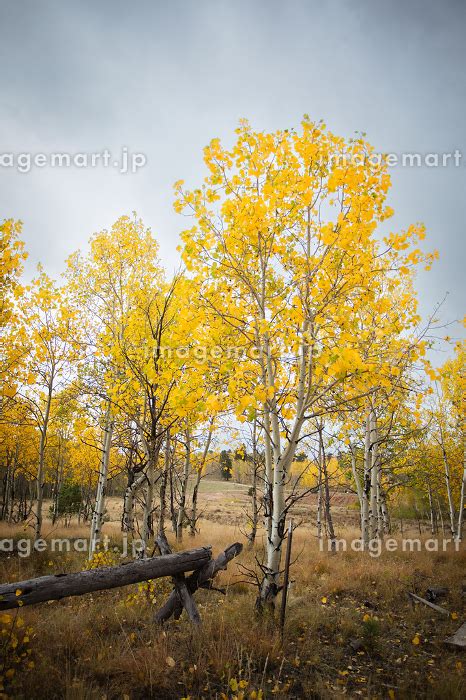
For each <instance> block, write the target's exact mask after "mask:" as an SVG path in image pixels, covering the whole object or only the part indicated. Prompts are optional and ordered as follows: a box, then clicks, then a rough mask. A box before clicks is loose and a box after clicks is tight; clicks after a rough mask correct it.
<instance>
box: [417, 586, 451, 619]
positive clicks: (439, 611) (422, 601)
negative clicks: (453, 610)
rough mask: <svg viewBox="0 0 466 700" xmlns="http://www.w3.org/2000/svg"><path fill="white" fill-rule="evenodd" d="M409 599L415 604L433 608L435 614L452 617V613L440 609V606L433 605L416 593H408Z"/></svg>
mask: <svg viewBox="0 0 466 700" xmlns="http://www.w3.org/2000/svg"><path fill="white" fill-rule="evenodd" d="M408 595H409V597H410V598H411V600H412V601H414V603H422V604H423V605H427V607H429V608H432V610H435V612H438V613H440V614H441V615H447V617H450V612H449V610H447V609H446V608H442V607H440V605H436V604H435V603H431V602H430V601H429V600H426V599H425V598H421V596H420V595H416V594H415V593H411V592H410V593H408Z"/></svg>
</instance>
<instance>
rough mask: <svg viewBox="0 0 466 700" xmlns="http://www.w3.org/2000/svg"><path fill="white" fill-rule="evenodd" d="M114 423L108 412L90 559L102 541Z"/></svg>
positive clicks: (90, 544)
mask: <svg viewBox="0 0 466 700" xmlns="http://www.w3.org/2000/svg"><path fill="white" fill-rule="evenodd" d="M112 434H113V421H112V420H111V418H110V410H109V409H108V410H107V415H106V417H105V426H104V437H103V441H102V443H103V444H102V457H101V460H100V469H99V479H98V482H97V494H96V499H95V507H94V512H93V513H92V521H91V537H90V543H89V559H92V556H93V554H94V552H95V550H96V547H97V544H98V543H99V541H100V532H101V529H102V520H103V514H104V509H105V491H106V487H107V479H108V467H109V464H110V450H111V446H112Z"/></svg>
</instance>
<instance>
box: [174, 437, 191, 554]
mask: <svg viewBox="0 0 466 700" xmlns="http://www.w3.org/2000/svg"><path fill="white" fill-rule="evenodd" d="M190 472H191V433H190V430H189V428H186V454H185V459H184V467H183V476H182V477H181V494H180V506H179V509H178V517H177V520H176V539H177V540H178V541H179V542H181V540H182V539H183V525H184V522H185V520H186V491H187V490H188V479H189V474H190Z"/></svg>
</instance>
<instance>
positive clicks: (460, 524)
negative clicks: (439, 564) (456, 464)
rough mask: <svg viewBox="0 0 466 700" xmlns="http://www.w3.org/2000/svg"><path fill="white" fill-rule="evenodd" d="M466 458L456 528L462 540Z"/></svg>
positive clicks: (458, 536)
mask: <svg viewBox="0 0 466 700" xmlns="http://www.w3.org/2000/svg"><path fill="white" fill-rule="evenodd" d="M465 499H466V460H465V462H464V469H463V481H462V482H461V494H460V505H459V509H458V527H457V530H456V539H457V540H458V541H459V542H461V540H462V539H463V518H464V508H465V505H466V502H465Z"/></svg>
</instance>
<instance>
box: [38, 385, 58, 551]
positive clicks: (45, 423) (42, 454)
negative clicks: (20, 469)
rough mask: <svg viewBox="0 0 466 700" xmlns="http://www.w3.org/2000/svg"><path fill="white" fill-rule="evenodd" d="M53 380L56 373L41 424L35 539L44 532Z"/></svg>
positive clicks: (48, 391)
mask: <svg viewBox="0 0 466 700" xmlns="http://www.w3.org/2000/svg"><path fill="white" fill-rule="evenodd" d="M53 382H54V374H53V373H52V375H51V377H50V379H49V384H48V389H47V399H46V404H45V411H44V416H43V420H42V425H41V426H40V443H39V468H38V470H37V483H36V496H37V501H36V513H35V516H36V522H35V527H34V541H37V540H39V539H40V536H41V532H42V503H43V499H44V480H45V447H46V445H47V430H48V425H49V420H50V409H51V406H52V394H53Z"/></svg>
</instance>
